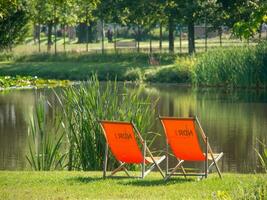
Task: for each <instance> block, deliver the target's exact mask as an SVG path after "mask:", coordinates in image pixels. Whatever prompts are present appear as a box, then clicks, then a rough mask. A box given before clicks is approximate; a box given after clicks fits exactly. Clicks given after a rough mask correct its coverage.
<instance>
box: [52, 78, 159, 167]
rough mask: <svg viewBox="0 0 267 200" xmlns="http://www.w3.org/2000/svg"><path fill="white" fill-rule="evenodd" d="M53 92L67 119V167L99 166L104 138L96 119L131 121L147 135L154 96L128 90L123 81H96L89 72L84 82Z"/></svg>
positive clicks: (102, 156) (150, 122)
mask: <svg viewBox="0 0 267 200" xmlns="http://www.w3.org/2000/svg"><path fill="white" fill-rule="evenodd" d="M57 96H58V99H59V101H60V103H61V105H62V107H63V108H64V113H65V116H66V122H67V127H66V128H67V130H68V141H69V163H68V168H69V170H71V169H83V170H99V169H102V163H103V158H104V149H105V138H104V135H103V133H102V130H101V127H100V126H99V121H98V120H120V121H133V122H134V123H135V124H136V125H137V127H138V128H139V129H140V132H141V133H142V134H143V137H144V138H146V139H147V140H148V139H151V137H150V138H149V137H148V134H147V131H148V130H149V129H150V127H151V126H152V125H153V120H152V116H154V112H155V109H154V108H155V105H156V102H157V100H156V99H154V100H153V99H151V98H150V97H149V96H147V97H144V96H141V94H140V93H139V92H138V91H135V92H129V91H128V90H127V88H126V86H125V84H124V86H123V87H122V88H121V87H118V82H117V81H115V82H110V81H108V82H105V83H103V84H100V82H99V81H98V79H97V75H93V76H92V78H91V79H90V80H89V81H88V82H85V83H82V84H81V85H79V86H71V87H69V88H65V89H64V92H63V94H62V95H57ZM148 143H149V142H148ZM150 144H151V141H150ZM112 165H113V164H112V162H110V166H112Z"/></svg>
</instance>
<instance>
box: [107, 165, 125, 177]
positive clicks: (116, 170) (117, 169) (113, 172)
mask: <svg viewBox="0 0 267 200" xmlns="http://www.w3.org/2000/svg"><path fill="white" fill-rule="evenodd" d="M124 165H125V163H123V162H120V166H119V167H118V168H116V169H114V170H113V171H112V172H111V174H110V176H113V175H114V174H116V173H117V172H118V171H120V170H121V169H123V170H124V171H125V167H124Z"/></svg>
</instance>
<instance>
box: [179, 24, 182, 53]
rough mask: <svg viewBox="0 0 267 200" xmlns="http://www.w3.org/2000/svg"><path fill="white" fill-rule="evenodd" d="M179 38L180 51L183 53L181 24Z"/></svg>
mask: <svg viewBox="0 0 267 200" xmlns="http://www.w3.org/2000/svg"><path fill="white" fill-rule="evenodd" d="M179 39H180V53H182V26H180V35H179Z"/></svg>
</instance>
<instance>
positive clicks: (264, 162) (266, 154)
mask: <svg viewBox="0 0 267 200" xmlns="http://www.w3.org/2000/svg"><path fill="white" fill-rule="evenodd" d="M257 142H258V144H259V145H260V147H261V148H260V149H261V150H257V149H256V148H254V150H255V152H256V154H257V156H258V158H259V162H260V166H261V168H262V170H263V171H264V172H265V173H267V145H266V144H264V143H263V142H262V141H260V140H259V139H257Z"/></svg>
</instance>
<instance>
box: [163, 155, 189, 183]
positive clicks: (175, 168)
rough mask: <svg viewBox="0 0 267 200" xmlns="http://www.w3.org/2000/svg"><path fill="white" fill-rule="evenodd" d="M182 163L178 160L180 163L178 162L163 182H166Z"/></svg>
mask: <svg viewBox="0 0 267 200" xmlns="http://www.w3.org/2000/svg"><path fill="white" fill-rule="evenodd" d="M183 162H184V160H180V162H178V164H177V165H176V166H175V167H174V169H173V170H172V171H171V173H170V174H169V175H168V176H166V177H165V178H164V181H167V180H168V179H169V178H170V177H171V176H172V175H173V174H174V172H175V171H176V170H177V169H178V168H179V167H180V165H181V164H182V163H183Z"/></svg>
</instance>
